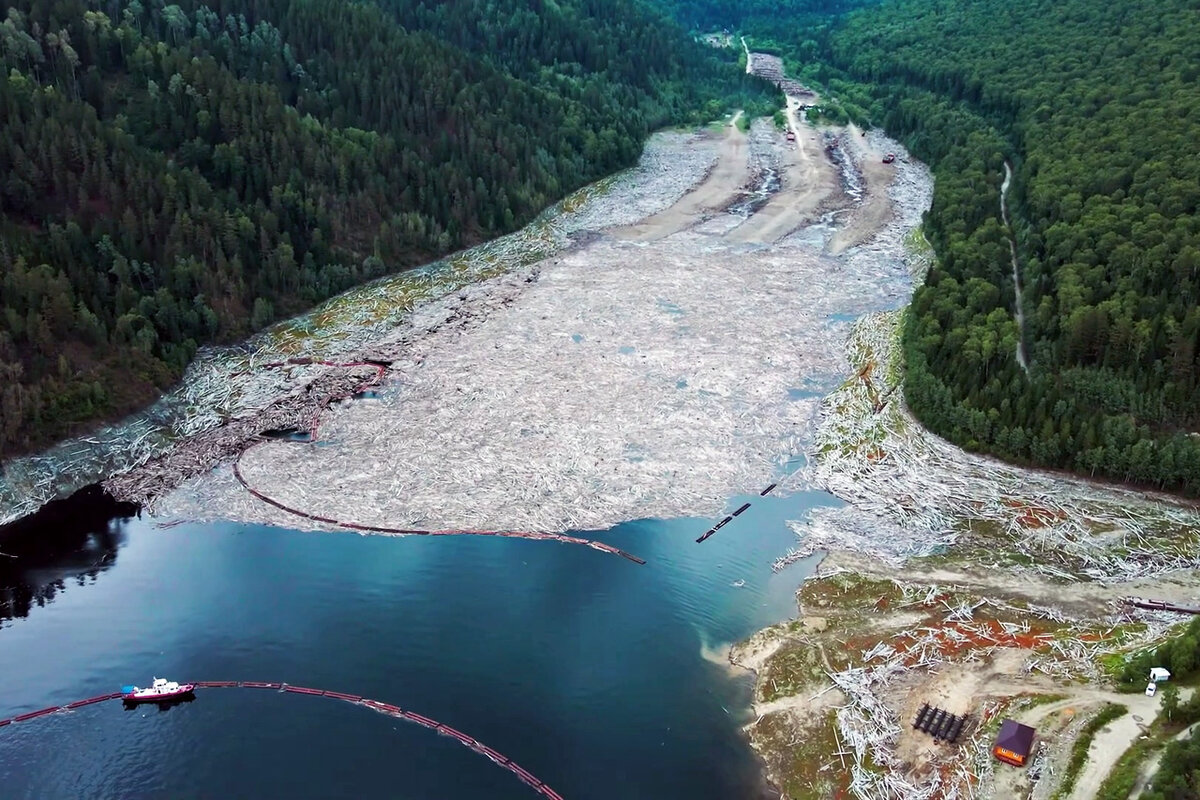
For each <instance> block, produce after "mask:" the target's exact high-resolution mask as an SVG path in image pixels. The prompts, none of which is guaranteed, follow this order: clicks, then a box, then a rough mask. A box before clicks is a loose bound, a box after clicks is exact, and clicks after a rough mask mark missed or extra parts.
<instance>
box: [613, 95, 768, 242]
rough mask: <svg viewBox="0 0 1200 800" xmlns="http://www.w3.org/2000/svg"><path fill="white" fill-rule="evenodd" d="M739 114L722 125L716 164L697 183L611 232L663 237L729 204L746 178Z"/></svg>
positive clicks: (628, 236) (747, 162)
mask: <svg viewBox="0 0 1200 800" xmlns="http://www.w3.org/2000/svg"><path fill="white" fill-rule="evenodd" d="M741 115H742V112H740V111H739V112H738V113H737V114H735V115H734V117H733V119H732V120H730V122H729V124H728V125H726V126H725V134H724V140H723V141H722V143H721V148H720V150H719V152H718V155H717V163H716V165H715V166H714V167H713V169H712V171H711V172H710V173H709V174H708V177H707V178H705V179H704V181H703V182H702V183H701V184H700V185H699V186H697V187H696V188H695V189H693V190H692V191H690V192H688V193H687V194H685V195H684V196H683V197H681V198H679V201H678V202H676V203H675V204H674V205H673V206H671V207H670V208H668V209H666V210H664V211H661V212H659V213H658V214H655V215H653V216H650V217H647V218H646V219H644V220H642V221H641V222H638V223H636V224H633V225H629V226H626V227H624V228H617V229H614V230H613V231H612V234H613V235H614V236H616V237H618V238H621V239H630V240H632V241H635V242H650V241H655V240H657V239H663V238H665V237H667V236H670V235H671V234H673V233H678V232H679V231H681V230H684V229H685V228H690V227H691V226H693V225H695V224H696V223H697V222H698V221H700V220H702V219H703V218H704V217H705V216H707V215H709V214H711V213H712V212H714V211H716V210H718V209H721V208H724V207H725V206H727V205H729V204H730V203H732V202H733V201H734V199H735V198H736V197H737V196H738V194H739V193H740V191H741V190H742V188H743V187H744V186H745V185H746V183H747V182H749V180H750V148H749V145H748V143H747V141H746V134H745V133H743V132H742V130H741V128H739V127H738V124H737V123H738V119H739V118H740V117H741Z"/></svg>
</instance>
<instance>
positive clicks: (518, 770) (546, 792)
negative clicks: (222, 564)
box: [0, 681, 563, 800]
mask: <svg viewBox="0 0 1200 800" xmlns="http://www.w3.org/2000/svg"><path fill="white" fill-rule="evenodd" d="M192 684H193V685H194V686H195V687H196V688H198V689H273V690H275V691H283V692H290V693H292V694H307V695H315V696H318V697H328V698H330V699H332V700H341V701H343V702H346V703H352V704H354V705H360V706H364V707H366V708H369V709H371V710H372V711H377V712H379V713H380V714H387V715H388V716H390V717H398V718H400V719H404V720H408V721H409V722H415V723H416V724H418V725H421V726H422V727H425V728H430V729H431V730H434V731H437V732H438V733H440V734H443V735H445V736H449V737H450V738H452V739H455V740H456V741H458V742H459V743H460V744H462V745H463V746H464V747H466V748H467V749H469V750H473V751H475V752H476V753H479V754H480V755H482V756H486V757H487V758H488V759H489V760H491V761H492V762H494V763H495V764H496V765H497V766H501V767H504V768H505V769H507V770H508V771H509V772H511V773H512V774H514V775H516V776H517V777H518V778H519V779H520V780H521V781H522V782H524V783H525V784H527V785H528V786H529V787H530V788H532V789H535V790H536V791H538V792H539V793H541V794H542V796H543V797H546V798H547V799H548V800H563V798H562V795H560V794H559V793H558V792H556V791H554V790H553V789H551V788H550V787H549V786H547V785H546V784H545V783H543V782H542V781H541V780H539V779H538V778H536V777H535V776H534V775H533V773H531V772H529V770H527V769H525V768H524V767H522V766H521V765H519V764H517V763H516V762H515V761H513V760H512V759H511V758H508V757H507V756H504V755H501V754H500V753H499V752H497V751H496V750H493V749H492V748H490V747H488V746H487V745H486V744H483V743H482V742H479V741H476V740H475V739H473V738H472V737H470V736H468V735H467V734H465V733H463V732H462V731H460V730H457V729H455V728H451V727H450V726H449V725H444V724H442V723H441V722H438V721H436V720H432V719H430V718H429V717H424V716H422V715H420V714H418V713H416V712H414V711H406V710H404V709H403V708H400V706H394V705H391V704H390V703H381V702H380V701H378V700H370V699H368V698H365V697H359V696H358V695H356V694H347V693H346V692H333V691H329V690H327V689H309V688H307V687H304V686H291V685H289V684H286V683H264V682H262V681H192ZM120 697H122V694H121V693H120V692H112V693H111V694H102V695H97V696H96V697H89V698H87V699H86V700H76V701H75V702H74V703H68V704H67V705H65V706H50V707H49V708H43V709H40V710H38V711H30V712H28V713H26V714H20V715H18V716H15V717H11V718H9V719H0V728H3V727H4V726H6V725H11V724H13V723H14V722H26V721H28V720H31V719H37V718H38V717H44V716H47V715H49V714H53V713H55V712H58V711H70V710H73V709H77V708H83V707H84V706H89V705H92V704H93V703H101V702H104V701H105V700H116V699H118V698H120Z"/></svg>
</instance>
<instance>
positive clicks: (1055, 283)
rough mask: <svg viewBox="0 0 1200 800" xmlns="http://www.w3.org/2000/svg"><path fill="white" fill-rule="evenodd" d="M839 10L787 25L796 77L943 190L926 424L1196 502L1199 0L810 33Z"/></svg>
mask: <svg viewBox="0 0 1200 800" xmlns="http://www.w3.org/2000/svg"><path fill="white" fill-rule="evenodd" d="M668 4H669V3H668ZM701 5H702V6H703V7H706V8H709V7H711V8H720V7H721V4H720V3H719V0H708V2H707V3H702V4H701ZM751 7H753V4H751ZM823 7H824V4H822V3H821V2H818V0H813V2H812V3H803V2H801V3H799V4H798V6H796V7H792V6H788V9H789V13H792V14H793V15H794V19H795V21H794V22H792V21H789V20H788V19H779V20H777V21H776V23H775V25H774V27H776V28H780V27H782V28H787V29H788V30H789V31H790V32H789V33H787V34H780V35H778V36H776V37H774V41H777V42H780V43H782V44H783V55H784V56H785V60H786V61H787V62H788V63H789V66H790V67H792V68H793V69H794V70H796V71H799V72H801V73H802V74H803V75H804V76H805V77H806V78H807V79H809V80H811V81H813V82H816V83H818V84H820V85H821V86H823V87H825V88H826V89H827V90H832V94H833V95H834V98H835V100H834V102H832V103H829V104H828V105H830V106H831V108H830V109H827V111H831V112H832V113H831V115H832V116H834V117H835V118H837V117H839V116H843V115H845V114H847V113H848V114H849V115H851V116H855V117H858V118H859V119H860V120H862V121H864V122H871V123H874V124H876V125H881V126H883V127H885V128H886V129H887V130H888V131H889V132H890V133H892V134H893V135H896V136H899V137H900V138H902V139H904V140H905V141H906V143H907V144H908V145H909V147H910V148H911V149H912V150H913V152H914V153H915V154H916V155H917V156H918V157H919V158H921V159H923V160H925V161H927V162H928V163H930V164H931V165H932V166H933V167H934V170H935V174H936V177H937V183H936V187H935V191H934V203H933V209H932V210H931V212H930V214H929V216H928V219H927V223H926V230H927V233H928V234H929V237H930V239H931V241H932V242H933V245H934V247H935V249H936V251H937V255H938V266H937V268H936V269H934V270H933V271H932V272H931V273H930V275H929V278H928V280H927V282H926V285H925V286H924V287H922V288H921V289H920V290H918V292H917V294H916V297H915V300H914V302H913V306H912V312H911V314H910V315H909V320H908V326H907V330H906V332H905V336H906V347H905V350H906V355H907V369H908V375H907V381H906V387H905V388H906V396H907V400H908V402H909V405H910V406H911V407H912V409H913V410H914V412H915V413H916V414H917V415H918V416H919V417H920V419H921V420H922V422H924V423H925V424H926V425H927V426H928V427H929V428H931V429H932V430H934V431H936V432H937V433H939V434H941V435H943V436H946V437H947V438H949V439H951V440H952V441H954V442H956V443H958V444H960V445H962V446H964V447H966V448H968V449H972V450H983V451H987V452H991V453H995V454H997V455H1000V456H1003V457H1005V458H1009V459H1012V460H1015V461H1020V462H1026V463H1034V464H1041V465H1046V466H1052V467H1064V468H1068V469H1072V470H1075V471H1078V472H1081V473H1083V474H1085V475H1095V476H1103V477H1106V478H1111V479H1116V480H1121V481H1133V482H1137V483H1140V484H1143V485H1149V486H1155V487H1162V488H1167V489H1170V490H1173V491H1179V492H1184V493H1188V494H1192V495H1196V494H1200V214H1198V213H1197V210H1198V209H1197V206H1198V204H1200V146H1198V145H1197V143H1198V142H1200V5H1198V4H1197V3H1196V2H1195V0H1163V1H1162V2H1150V0H1133V1H1132V2H1126V3H1096V2H1093V1H1092V0H1018V1H1017V2H1013V0H892V1H890V2H885V3H881V4H871V5H867V6H865V7H863V8H860V9H858V10H856V11H853V12H851V13H848V14H846V15H844V16H842V17H839V18H837V19H836V20H832V21H828V20H827V21H826V22H825V23H823V24H819V25H818V24H814V23H813V19H814V17H813V11H814V10H818V11H819V10H821V9H822V8H823ZM829 10H833V6H832V5H831V6H829ZM728 13H729V14H731V16H729V17H727V18H726V19H727V20H728V21H729V23H731V24H738V23H739V20H741V21H742V23H743V30H748V31H749V32H750V33H751V34H754V33H756V32H758V31H760V30H762V31H763V32H764V33H767V34H768V35H769V31H770V25H769V23H765V22H763V21H762V20H761V17H759V16H756V15H754V14H752V13H748V12H746V11H742V12H728ZM738 13H740V14H741V16H740V17H739V16H737V15H738ZM1006 160H1008V161H1009V162H1010V163H1011V164H1012V166H1013V168H1014V169H1015V179H1014V184H1013V187H1012V190H1011V194H1010V206H1011V208H1012V227H1011V229H1009V228H1006V226H1005V225H1004V224H1003V221H1002V218H1001V212H1000V186H1001V183H1002V180H1003V177H1004V164H1005V161H1006ZM1010 235H1011V236H1012V237H1013V238H1014V239H1015V241H1016V245H1017V254H1018V259H1017V260H1018V265H1019V274H1020V276H1021V283H1022V288H1023V303H1022V306H1023V310H1024V317H1025V328H1024V331H1023V333H1022V331H1020V330H1019V328H1018V324H1017V322H1016V313H1015V312H1016V286H1015V283H1014V279H1013V270H1012V263H1011V257H1010V248H1009V239H1010ZM1019 342H1021V343H1022V344H1023V349H1024V352H1025V353H1026V354H1027V355H1028V360H1029V371H1028V374H1027V373H1026V372H1025V371H1024V370H1023V369H1022V367H1021V366H1020V365H1019V363H1018V360H1017V348H1018V343H1019Z"/></svg>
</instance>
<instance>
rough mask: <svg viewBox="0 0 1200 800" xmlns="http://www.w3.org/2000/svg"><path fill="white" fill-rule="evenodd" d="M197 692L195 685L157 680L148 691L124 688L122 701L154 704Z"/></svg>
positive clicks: (134, 687) (162, 679) (130, 687)
mask: <svg viewBox="0 0 1200 800" xmlns="http://www.w3.org/2000/svg"><path fill="white" fill-rule="evenodd" d="M195 691H196V684H194V683H177V682H176V681H169V680H167V679H166V678H155V679H154V683H152V684H150V686H149V688H146V689H142V688H139V687H137V686H125V687H123V688H122V689H121V692H122V695H121V699H123V700H124V701H125V702H126V703H153V702H156V701H159V700H174V699H176V698H180V697H187V696H189V695H191V694H192V693H193V692H195Z"/></svg>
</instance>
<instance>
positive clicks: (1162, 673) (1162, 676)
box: [1150, 667, 1171, 683]
mask: <svg viewBox="0 0 1200 800" xmlns="http://www.w3.org/2000/svg"><path fill="white" fill-rule="evenodd" d="M1170 678H1171V673H1170V672H1168V671H1167V670H1165V669H1163V668H1162V667H1151V668H1150V682H1151V683H1162V682H1163V681H1165V680H1170Z"/></svg>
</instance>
